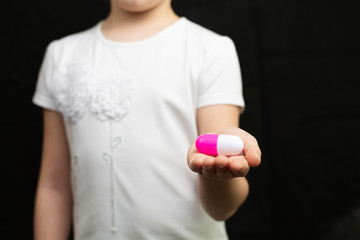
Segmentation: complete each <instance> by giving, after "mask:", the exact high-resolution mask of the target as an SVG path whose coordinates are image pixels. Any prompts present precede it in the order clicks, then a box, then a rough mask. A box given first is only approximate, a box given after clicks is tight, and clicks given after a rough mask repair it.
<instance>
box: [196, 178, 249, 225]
mask: <svg viewBox="0 0 360 240" xmlns="http://www.w3.org/2000/svg"><path fill="white" fill-rule="evenodd" d="M198 192H199V197H200V200H201V202H202V204H203V206H204V208H205V210H206V211H207V213H208V214H209V215H210V216H211V217H213V218H214V219H215V220H219V221H221V220H226V219H228V218H229V217H231V216H232V215H233V214H234V213H235V212H236V210H237V209H238V208H239V207H240V206H241V205H242V204H243V203H244V201H245V200H246V198H247V195H248V192H249V185H248V182H247V180H246V178H245V177H238V178H233V179H230V180H227V181H219V180H217V179H212V178H207V177H204V176H202V175H199V182H198Z"/></svg>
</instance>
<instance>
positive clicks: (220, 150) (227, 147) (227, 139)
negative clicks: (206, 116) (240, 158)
mask: <svg viewBox="0 0 360 240" xmlns="http://www.w3.org/2000/svg"><path fill="white" fill-rule="evenodd" d="M195 146H196V149H197V150H198V152H200V153H203V154H206V155H211V156H217V155H226V156H236V155H240V154H241V153H242V151H243V150H244V142H243V141H242V139H241V138H240V137H238V136H235V135H217V134H203V135H200V136H199V137H198V138H197V139H196V143H195Z"/></svg>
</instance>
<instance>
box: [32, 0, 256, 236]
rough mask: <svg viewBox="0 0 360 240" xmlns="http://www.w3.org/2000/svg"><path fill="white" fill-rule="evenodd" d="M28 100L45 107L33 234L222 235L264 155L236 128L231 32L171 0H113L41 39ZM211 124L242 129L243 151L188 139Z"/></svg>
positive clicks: (237, 83) (229, 130)
mask: <svg viewBox="0 0 360 240" xmlns="http://www.w3.org/2000/svg"><path fill="white" fill-rule="evenodd" d="M33 101H34V103H36V104H37V105H39V106H41V107H43V108H44V142H43V153H42V164H41V170H40V176H39V183H38V188H37V194H36V203H35V239H37V240H40V239H46V240H51V239H67V237H68V235H69V232H70V227H71V222H72V221H73V224H74V238H75V239H76V240H83V239H86V240H93V239H94V240H95V239H97V240H98V239H101V240H108V239H109V240H110V239H130V240H140V239H156V240H161V239H191V240H197V239H204V240H205V239H206V240H211V239H214V240H221V239H227V235H226V230H225V224H224V220H226V219H227V218H229V217H230V216H232V214H234V213H235V211H236V210H237V208H238V207H239V206H240V205H241V204H242V203H243V202H244V201H245V199H246V196H247V194H248V183H247V181H246V178H245V176H246V174H247V172H248V171H249V168H250V166H257V165H259V164H260V150H259V147H258V145H257V143H256V140H255V138H253V137H252V136H251V135H250V134H248V133H246V132H245V131H243V130H241V129H239V128H238V123H239V114H240V111H241V109H242V107H243V104H244V103H243V98H242V94H241V78H240V69H239V65H238V59H237V56H236V51H235V48H234V44H233V43H232V41H231V40H230V39H229V38H227V37H224V36H220V35H218V34H215V33H213V32H211V31H209V30H206V29H204V28H203V27H200V26H199V25H197V24H195V23H192V22H191V21H189V20H187V19H186V18H184V17H178V16H177V15H176V14H175V13H174V12H173V10H172V8H171V2H170V0H147V1H145V0H143V1H142V0H138V1H126V0H111V12H110V14H109V16H108V17H107V18H106V19H105V20H104V21H101V22H99V23H98V24H97V25H96V26H94V27H93V28H91V29H89V30H86V31H83V32H81V33H78V34H73V35H70V36H67V37H64V38H62V39H60V40H56V41H53V42H52V43H51V44H49V46H48V48H47V51H46V54H45V57H44V60H43V64H42V67H41V69H40V73H39V79H38V84H37V89H36V92H35V95H34V99H33ZM209 132H216V133H222V134H234V135H238V136H241V137H242V138H243V140H244V143H245V149H244V156H235V157H225V156H218V157H212V156H207V155H203V154H200V153H198V152H197V151H196V149H195V147H194V144H191V143H192V142H193V141H194V139H196V137H197V136H198V134H202V133H209ZM189 147H190V148H189ZM186 158H187V162H186ZM191 170H192V171H191Z"/></svg>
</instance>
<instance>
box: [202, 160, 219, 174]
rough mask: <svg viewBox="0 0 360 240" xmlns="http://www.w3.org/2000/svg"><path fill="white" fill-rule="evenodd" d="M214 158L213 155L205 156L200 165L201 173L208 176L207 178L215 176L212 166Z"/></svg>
mask: <svg viewBox="0 0 360 240" xmlns="http://www.w3.org/2000/svg"><path fill="white" fill-rule="evenodd" d="M214 160H215V158H214V157H206V158H205V159H204V161H203V165H202V174H203V175H204V176H205V177H209V178H215V177H216V170H215V167H214V162H215V161H214Z"/></svg>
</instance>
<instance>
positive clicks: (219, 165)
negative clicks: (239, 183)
mask: <svg viewBox="0 0 360 240" xmlns="http://www.w3.org/2000/svg"><path fill="white" fill-rule="evenodd" d="M228 163H229V158H228V157H226V156H221V155H220V156H217V157H216V158H215V170H216V178H217V179H220V180H224V181H226V180H229V179H231V178H233V173H232V172H231V171H230V169H229V167H228Z"/></svg>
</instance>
